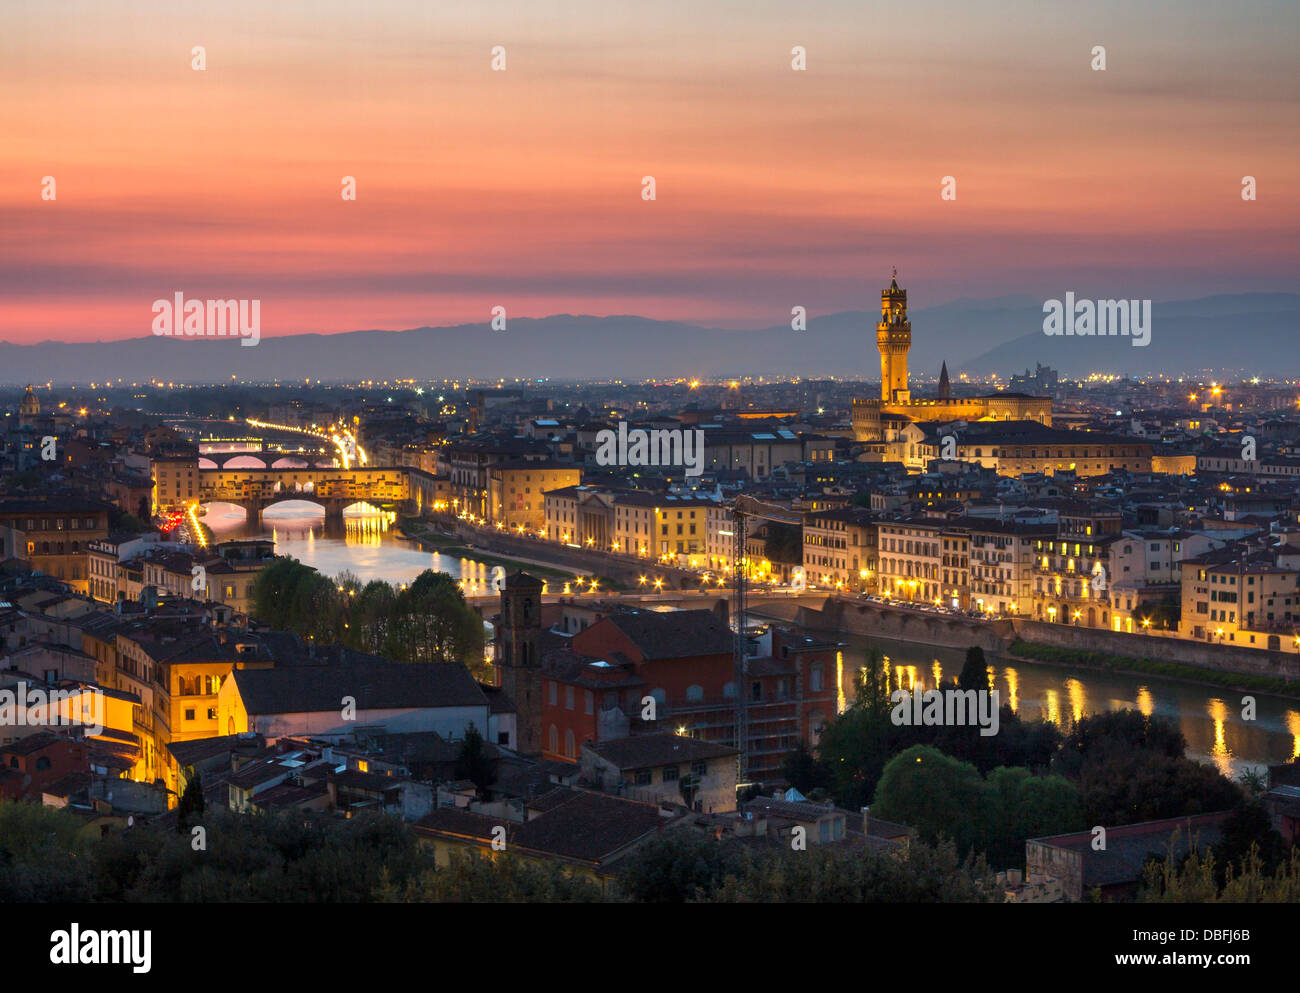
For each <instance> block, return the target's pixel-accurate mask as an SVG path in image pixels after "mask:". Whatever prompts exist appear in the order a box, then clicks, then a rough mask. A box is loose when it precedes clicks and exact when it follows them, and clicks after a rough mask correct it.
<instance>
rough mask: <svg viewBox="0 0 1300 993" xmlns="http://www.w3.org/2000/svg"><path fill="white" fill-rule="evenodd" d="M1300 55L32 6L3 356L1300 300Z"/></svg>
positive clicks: (1157, 28) (4, 155)
mask: <svg viewBox="0 0 1300 993" xmlns="http://www.w3.org/2000/svg"><path fill="white" fill-rule="evenodd" d="M1098 45H1100V46H1104V48H1105V57H1106V68H1105V70H1104V71H1097V70H1094V69H1093V68H1091V64H1092V62H1093V60H1094V55H1093V48H1094V46H1098ZM195 46H202V47H203V49H204V52H205V62H206V68H205V69H204V70H203V71H196V70H195V69H194V68H193V67H192V63H193V59H194V56H193V54H192V51H193V49H194V47H195ZM494 46H504V49H505V58H506V68H505V70H504V71H494V70H493V68H492V59H493V54H492V50H493V47H494ZM795 46H803V48H804V49H805V51H806V65H807V68H806V70H803V71H796V70H794V69H792V66H791V63H792V58H793V56H792V49H793V48H794V47H795ZM1298 51H1300V4H1296V3H1294V2H1293V0H1277V2H1273V0H1240V2H1234V3H1232V4H1227V3H1222V2H1219V0H1147V2H1136V0H1119V2H1111V0H1090V2H1089V3H1086V4H1079V3H1074V2H1070V3H1057V2H1052V0H989V2H980V0H962V2H957V3H954V2H939V0H908V2H906V3H876V2H872V0H852V2H839V0H811V2H810V0H801V2H798V3H783V4H775V3H767V2H762V0H746V2H743V3H733V2H700V0H692V2H680V0H658V2H656V3H653V4H645V3H629V2H623V0H567V2H557V0H526V2H524V0H516V2H510V3H505V2H497V0H466V2H444V0H438V2H431V0H367V2H364V3H361V2H351V3H344V2H339V0H306V2H303V0H280V2H276V3H273V4H271V3H265V2H264V0H252V2H249V0H223V2H222V3H220V4H217V3H211V2H208V3H187V2H184V0H168V2H158V0H154V2H145V0H115V2H114V3H111V4H108V3H103V2H102V0H88V2H66V0H5V2H4V3H3V4H0V93H3V94H4V99H3V100H0V134H3V135H4V141H3V142H0V340H7V341H10V342H15V343H33V342H36V341H41V340H47V339H57V340H67V341H78V340H95V339H117V338H128V337H140V336H142V335H147V334H149V332H150V326H151V321H152V318H153V311H152V305H153V302H154V301H155V300H159V299H168V300H170V299H172V298H173V296H174V294H175V293H177V292H180V293H183V294H184V296H185V297H186V298H187V299H215V298H220V299H245V300H252V299H256V300H260V301H261V325H262V332H261V333H262V337H263V338H266V337H268V336H276V335H281V334H292V333H301V332H306V331H315V332H337V331H350V330H357V329H363V328H365V329H369V328H386V329H394V330H396V329H402V328H409V327H417V326H422V325H445V324H458V323H462V322H474V321H486V320H488V319H489V316H490V313H491V309H492V308H493V307H497V306H501V307H505V308H506V312H507V314H508V315H510V316H520V317H542V316H546V315H549V314H563V313H569V314H596V315H605V314H639V315H642V316H646V317H654V318H661V319H673V320H685V321H692V322H697V323H701V324H706V325H714V326H720V327H764V326H771V325H775V324H781V323H785V322H788V321H789V319H790V311H791V308H792V307H794V306H802V307H805V308H806V309H807V311H808V313H809V314H810V315H816V314H821V313H834V312H838V311H845V310H873V309H875V308H877V307H878V304H879V295H878V294H879V292H880V289H881V288H882V287H884V286H885V285H887V284H888V281H889V274H890V271H891V269H892V267H893V266H897V267H898V269H899V279H900V282H901V283H902V284H903V285H905V286H906V287H907V288H908V289H909V297H910V301H909V302H910V304H911V306H912V307H913V308H914V309H915V308H919V307H924V306H928V305H934V304H940V303H944V302H948V301H952V300H956V299H961V298H989V297H998V296H1003V295H1008V294H1022V293H1023V294H1030V295H1033V296H1040V297H1042V298H1044V299H1047V298H1052V297H1062V296H1063V295H1064V293H1065V292H1066V291H1069V290H1072V291H1074V292H1075V293H1076V295H1078V296H1080V297H1087V296H1093V297H1121V296H1122V297H1126V298H1128V297H1131V298H1145V299H1154V300H1157V301H1160V300H1169V299H1186V298H1195V297H1202V296H1208V295H1211V294H1217V293H1244V292H1252V291H1292V290H1295V289H1296V285H1297V281H1296V272H1297V265H1296V263H1297V254H1298V253H1300V248H1298V247H1297V246H1298V245H1300V239H1297V237H1296V233H1297V229H1298V228H1300V223H1298V222H1300V193H1297V178H1298V177H1297V170H1298V167H1297V162H1300V156H1298V155H1297V151H1298V150H1300V149H1298V148H1297V145H1298V144H1300V137H1298V136H1300V129H1297V124H1298V123H1300V116H1298V115H1297V107H1298V105H1300V99H1298V98H1300V72H1298V71H1297V54H1296V53H1297V52H1298ZM346 176H351V177H354V178H355V182H356V199H355V200H344V199H343V198H342V196H341V195H340V194H341V191H342V189H343V178H344V177H346ZM646 176H652V177H654V183H655V199H653V200H647V199H644V197H643V177H646ZM949 176H950V177H953V179H954V180H955V190H956V198H955V199H948V200H945V199H942V198H941V195H940V193H941V183H942V181H943V179H944V177H949ZM1245 176H1253V177H1255V181H1256V184H1257V199H1256V200H1254V201H1246V200H1243V199H1242V195H1241V190H1242V181H1243V177H1245ZM45 177H53V178H54V191H55V197H56V198H55V199H52V200H51V199H43V198H42V191H43V190H47V189H48V183H46V180H45Z"/></svg>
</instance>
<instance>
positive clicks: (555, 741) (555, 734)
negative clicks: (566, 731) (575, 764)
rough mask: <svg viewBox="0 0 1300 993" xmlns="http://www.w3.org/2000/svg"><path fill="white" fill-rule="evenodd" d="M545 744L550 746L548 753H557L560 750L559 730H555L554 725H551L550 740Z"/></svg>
mask: <svg viewBox="0 0 1300 993" xmlns="http://www.w3.org/2000/svg"><path fill="white" fill-rule="evenodd" d="M547 744H548V745H549V746H550V751H551V752H552V753H555V752H558V751H559V750H560V729H559V728H557V727H556V726H555V725H554V724H552V725H551V734H550V740H549V741H548V742H547Z"/></svg>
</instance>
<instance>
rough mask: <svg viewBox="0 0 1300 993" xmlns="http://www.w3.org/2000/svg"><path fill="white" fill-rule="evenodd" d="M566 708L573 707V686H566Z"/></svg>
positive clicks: (570, 708)
mask: <svg viewBox="0 0 1300 993" xmlns="http://www.w3.org/2000/svg"><path fill="white" fill-rule="evenodd" d="M564 709H565V710H572V709H573V687H572V686H566V687H564Z"/></svg>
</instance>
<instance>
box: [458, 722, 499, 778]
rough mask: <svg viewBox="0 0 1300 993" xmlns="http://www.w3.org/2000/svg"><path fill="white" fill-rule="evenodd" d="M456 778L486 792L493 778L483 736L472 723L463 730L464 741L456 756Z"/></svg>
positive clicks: (490, 761)
mask: <svg viewBox="0 0 1300 993" xmlns="http://www.w3.org/2000/svg"><path fill="white" fill-rule="evenodd" d="M456 778H457V779H468V780H469V781H470V782H471V783H473V784H474V786H475V787H477V788H478V790H479V791H481V792H482V791H486V790H487V788H488V787H489V786H491V785H492V781H493V779H494V778H495V776H494V773H493V768H492V760H491V759H489V758H488V756H487V751H486V749H485V748H484V747H483V735H481V734H479V730H478V728H476V727H475V726H474V725H473V724H472V723H471V724H470V725H469V727H467V728H465V740H464V741H462V742H461V743H460V753H459V754H458V755H457V756H456Z"/></svg>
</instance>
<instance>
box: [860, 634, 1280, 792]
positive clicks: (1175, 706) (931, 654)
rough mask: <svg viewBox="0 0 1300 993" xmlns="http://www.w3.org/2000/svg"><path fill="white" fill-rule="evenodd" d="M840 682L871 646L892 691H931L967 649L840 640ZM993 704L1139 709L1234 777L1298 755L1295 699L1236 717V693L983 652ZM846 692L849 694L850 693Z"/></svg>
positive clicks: (1061, 719)
mask: <svg viewBox="0 0 1300 993" xmlns="http://www.w3.org/2000/svg"><path fill="white" fill-rule="evenodd" d="M844 640H845V641H846V643H847V644H848V648H847V649H846V651H845V653H844V682H845V688H846V690H849V689H850V686H851V682H852V674H853V673H854V672H856V671H857V669H858V667H860V666H861V665H862V664H863V663H864V662H865V661H866V658H867V656H868V653H869V652H870V651H871V649H872V648H873V647H874V648H878V649H879V650H880V651H881V652H883V653H884V655H885V656H886V657H887V658H888V659H889V661H890V663H891V666H892V682H893V687H894V688H895V689H898V688H902V689H908V688H910V687H912V686H913V685H916V686H920V687H922V688H923V689H934V687H935V685H936V682H937V681H938V680H939V679H943V680H951V679H953V678H955V677H956V676H957V674H958V673H959V672H960V671H961V666H962V662H963V660H964V658H965V652H963V651H958V650H956V649H945V648H929V647H925V646H922V645H915V644H903V643H900V642H895V641H883V640H881V641H874V642H873V641H871V640H869V639H867V638H862V637H855V636H849V637H847V638H845V639H844ZM988 661H989V664H990V665H991V666H992V667H993V669H994V677H993V679H994V686H993V688H994V689H996V690H997V691H998V695H999V699H1000V701H1001V702H1002V703H1004V704H1010V706H1011V709H1012V710H1013V711H1015V713H1016V714H1018V715H1019V716H1020V717H1022V718H1026V719H1028V720H1033V719H1036V718H1039V717H1043V718H1046V719H1047V720H1050V721H1052V722H1054V723H1057V724H1062V723H1068V722H1069V721H1070V720H1071V719H1075V718H1078V717H1082V716H1083V715H1085V714H1095V713H1101V712H1104V711H1107V710H1140V711H1142V713H1144V714H1149V715H1152V716H1157V717H1163V718H1166V719H1168V720H1171V721H1173V722H1174V723H1175V724H1176V725H1177V726H1178V728H1179V730H1181V731H1182V732H1183V735H1184V737H1186V738H1187V745H1188V748H1187V754H1188V756H1189V757H1191V758H1194V759H1197V760H1199V761H1202V762H1212V763H1213V764H1214V765H1216V766H1218V768H1219V769H1220V770H1221V771H1222V772H1223V773H1224V775H1227V776H1231V777H1233V778H1235V777H1236V776H1237V775H1238V774H1239V773H1240V772H1241V771H1242V770H1244V769H1246V768H1256V769H1259V770H1260V771H1263V769H1262V767H1263V766H1266V765H1269V764H1273V765H1276V764H1278V763H1280V762H1286V761H1288V760H1290V759H1291V758H1292V756H1295V755H1300V700H1287V699H1284V698H1281V697H1274V696H1266V695H1264V694H1261V693H1256V694H1254V697H1255V701H1256V715H1255V717H1256V719H1255V720H1253V721H1243V720H1242V719H1241V709H1242V708H1241V697H1242V694H1240V693H1234V692H1230V691H1228V690H1223V689H1219V688H1218V687H1209V686H1197V685H1193V684H1189V683H1180V682H1176V681H1174V680H1169V679H1162V678H1160V677H1156V676H1141V677H1136V676H1122V675H1115V674H1113V673H1106V672H1097V671H1094V670H1091V669H1077V670H1076V669H1070V668H1067V667H1064V666H1059V665H1048V664H1043V663H1037V662H1035V663H1032V664H1031V663H1025V662H1019V661H1012V660H1009V659H1005V658H1001V657H999V656H996V655H989V657H988ZM850 692H851V690H850Z"/></svg>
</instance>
